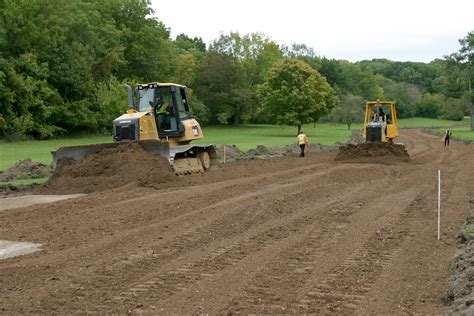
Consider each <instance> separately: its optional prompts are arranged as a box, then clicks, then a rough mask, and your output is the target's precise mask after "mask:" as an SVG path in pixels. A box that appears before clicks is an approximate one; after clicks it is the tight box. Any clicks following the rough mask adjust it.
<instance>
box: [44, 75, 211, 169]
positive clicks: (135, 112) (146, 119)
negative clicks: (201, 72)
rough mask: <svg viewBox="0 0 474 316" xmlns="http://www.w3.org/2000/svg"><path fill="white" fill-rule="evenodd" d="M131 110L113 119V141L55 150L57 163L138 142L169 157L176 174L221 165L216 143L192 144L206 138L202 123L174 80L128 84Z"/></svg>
mask: <svg viewBox="0 0 474 316" xmlns="http://www.w3.org/2000/svg"><path fill="white" fill-rule="evenodd" d="M125 88H126V90H127V94H128V111H127V113H126V114H123V115H121V116H120V117H118V118H116V119H115V120H114V121H113V142H112V143H104V144H97V145H84V146H71V147H62V148H59V149H57V150H54V151H52V152H51V153H52V155H53V166H55V165H56V162H57V161H58V160H59V159H62V158H69V159H74V160H80V159H81V158H83V157H84V156H86V155H89V154H93V153H97V152H99V151H101V150H102V149H104V148H113V147H117V146H119V145H120V144H122V143H124V142H138V143H139V144H140V146H141V147H142V148H143V149H144V150H146V151H149V152H153V153H157V154H160V155H161V156H163V157H165V158H166V159H168V161H169V163H170V164H171V165H172V166H173V169H174V171H175V173H176V174H188V173H194V172H204V171H206V170H208V169H211V168H212V167H215V166H216V165H217V155H216V150H215V148H214V146H213V145H192V144H190V143H191V141H193V140H198V139H202V138H203V137H204V136H203V133H202V130H201V127H200V125H199V123H198V122H197V121H196V119H195V118H194V117H193V116H192V115H191V114H190V111H189V99H188V95H187V88H186V87H185V86H183V85H179V84H174V83H159V82H152V83H148V84H138V85H137V86H136V87H135V91H134V92H135V93H133V91H132V88H131V87H130V86H128V85H126V86H125Z"/></svg>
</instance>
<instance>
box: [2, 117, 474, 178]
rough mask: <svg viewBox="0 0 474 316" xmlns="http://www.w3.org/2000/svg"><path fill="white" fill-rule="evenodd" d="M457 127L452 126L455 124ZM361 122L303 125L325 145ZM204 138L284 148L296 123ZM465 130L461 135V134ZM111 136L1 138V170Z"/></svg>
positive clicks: (463, 125)
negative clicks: (350, 124)
mask: <svg viewBox="0 0 474 316" xmlns="http://www.w3.org/2000/svg"><path fill="white" fill-rule="evenodd" d="M399 125H400V127H401V128H410V127H439V130H442V131H444V130H445V128H444V129H443V127H447V126H449V127H451V129H452V130H453V136H455V137H456V138H461V136H460V135H462V137H463V139H465V140H467V139H471V140H474V132H470V131H469V128H468V125H469V119H467V118H466V119H464V120H463V121H458V122H457V121H447V120H436V119H425V118H411V119H402V120H399ZM453 126H454V127H456V128H452V127H453ZM361 127H362V125H361V124H353V125H352V126H351V130H350V131H349V130H348V129H347V125H344V124H333V123H318V124H316V126H315V127H314V126H313V124H307V125H304V126H303V129H304V131H305V133H306V134H307V135H308V138H309V141H310V143H320V144H324V145H330V144H334V143H336V142H341V143H344V142H346V141H347V140H349V138H350V136H351V133H352V131H354V130H356V129H358V128H361ZM203 132H204V136H205V139H203V140H200V141H197V142H196V143H198V144H199V143H200V144H205V143H207V144H215V145H216V146H220V145H223V144H230V145H236V146H238V147H239V148H240V149H241V150H244V151H245V150H249V149H252V148H255V147H256V146H258V145H264V146H266V147H282V146H285V145H288V144H294V143H295V142H296V127H295V126H280V125H256V124H245V125H242V126H240V127H234V126H206V127H203ZM461 133H462V134H461ZM111 141H112V137H111V136H93V137H80V138H61V139H53V140H44V141H35V140H31V141H21V142H14V143H11V142H4V141H0V170H5V169H7V168H9V167H10V166H11V165H13V164H14V163H15V162H16V161H18V160H21V159H25V158H31V159H32V160H34V161H40V162H43V163H45V164H49V163H51V153H50V151H51V150H52V149H54V148H58V147H63V146H77V145H86V144H99V143H105V142H111Z"/></svg>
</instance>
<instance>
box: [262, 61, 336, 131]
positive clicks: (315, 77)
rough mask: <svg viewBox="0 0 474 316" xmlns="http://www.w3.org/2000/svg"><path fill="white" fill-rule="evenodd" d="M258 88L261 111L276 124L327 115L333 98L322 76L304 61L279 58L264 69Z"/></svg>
mask: <svg viewBox="0 0 474 316" xmlns="http://www.w3.org/2000/svg"><path fill="white" fill-rule="evenodd" d="M265 79H266V80H265V82H264V83H263V84H262V85H260V86H259V88H258V90H257V91H258V96H259V99H260V100H261V102H262V106H263V113H264V115H266V116H267V117H268V118H269V119H270V120H272V121H273V122H275V123H277V124H285V125H295V126H297V128H298V132H299V131H300V129H301V125H302V124H306V123H309V122H310V121H313V120H315V119H317V118H319V117H320V116H322V115H324V114H327V113H328V112H329V110H330V109H331V108H332V107H333V106H334V105H335V104H336V103H337V97H336V94H335V92H334V91H333V89H332V88H331V86H330V85H329V84H328V83H327V81H326V79H325V78H324V77H323V76H321V75H320V74H319V73H318V72H317V71H316V70H314V69H313V68H311V67H310V66H309V65H308V64H307V63H305V62H303V61H301V60H295V59H283V60H281V61H278V62H276V63H275V64H274V66H273V67H272V68H271V69H270V70H269V71H268V73H267V76H266V78H265Z"/></svg>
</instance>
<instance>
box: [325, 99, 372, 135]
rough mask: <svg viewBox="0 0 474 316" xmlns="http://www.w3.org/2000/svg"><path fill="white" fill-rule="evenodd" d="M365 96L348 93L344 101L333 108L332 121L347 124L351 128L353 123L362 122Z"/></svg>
mask: <svg viewBox="0 0 474 316" xmlns="http://www.w3.org/2000/svg"><path fill="white" fill-rule="evenodd" d="M364 104H365V103H364V98H362V97H361V96H358V95H352V94H349V95H346V96H344V97H343V99H342V101H341V102H340V103H339V104H338V105H337V106H336V107H334V108H333V109H332V111H331V113H330V115H329V117H330V119H331V121H333V122H336V123H342V124H346V125H347V129H348V130H350V129H351V125H352V124H353V123H362V122H363V119H364Z"/></svg>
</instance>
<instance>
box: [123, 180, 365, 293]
mask: <svg viewBox="0 0 474 316" xmlns="http://www.w3.org/2000/svg"><path fill="white" fill-rule="evenodd" d="M363 189H364V187H363V186H362V185H360V186H358V187H357V188H355V189H352V192H351V193H350V195H353V196H357V195H359V194H360V193H361V192H362V190H363ZM339 201H340V200H339V199H337V200H335V201H333V202H328V201H327V202H325V203H324V204H325V205H328V204H329V205H331V203H338V202H339ZM300 206H301V205H300ZM307 207H312V206H311V205H308V206H307ZM303 209H304V208H303ZM289 215H292V216H286V217H285V218H282V219H281V220H273V221H272V226H271V227H269V228H266V229H262V228H260V227H256V228H255V230H256V231H257V234H256V235H254V234H252V235H251V236H250V237H244V238H243V239H242V236H238V237H237V240H236V241H234V242H233V243H231V244H230V246H226V247H223V248H219V249H218V250H216V251H214V252H211V253H210V254H209V255H207V256H206V257H204V258H202V259H199V260H198V261H196V262H191V263H187V264H185V265H184V266H180V267H178V268H176V269H174V270H171V271H170V272H167V274H171V275H173V276H176V275H180V277H181V279H183V280H196V279H197V280H202V279H203V276H204V277H212V276H213V275H214V274H215V273H217V272H219V271H222V270H223V269H225V268H227V267H231V266H233V265H236V264H238V263H239V262H240V261H241V260H243V259H244V258H246V257H248V256H250V255H251V254H254V253H256V252H259V251H262V250H264V249H266V248H268V247H272V246H273V245H274V244H277V243H278V242H279V241H281V240H283V239H285V238H288V237H289V236H291V234H292V233H294V232H297V231H300V230H303V229H305V228H306V227H307V226H308V225H311V224H313V223H314V222H315V221H316V220H317V219H318V215H317V214H312V215H307V214H305V215H300V214H299V213H296V214H294V215H293V214H291V212H290V214H289ZM288 217H289V218H288ZM225 244H228V242H226V243H225ZM216 262H220V264H218V265H217V266H216ZM196 269H197V271H195V270H196ZM190 275H191V276H193V277H191V278H189V276H190ZM165 276H166V275H165ZM165 276H163V275H161V276H159V277H155V279H154V280H152V281H153V282H149V281H150V280H149V279H147V281H145V282H143V283H140V284H138V285H136V286H135V287H133V288H132V289H130V290H128V291H126V292H124V293H122V295H120V296H119V297H118V299H120V300H123V299H124V298H131V297H135V296H136V292H142V291H143V288H147V287H153V288H154V290H156V284H157V283H158V284H168V285H170V284H173V280H171V281H170V280H168V282H165V280H164V279H163V278H165ZM188 286H189V284H187V285H186V286H181V285H179V284H178V285H174V286H173V288H175V289H177V290H178V291H179V290H183V289H185V288H187V287H188ZM159 292H161V291H159ZM165 292H166V291H165ZM167 292H168V293H169V292H172V291H171V290H169V289H168V291H167ZM172 293H173V294H176V293H177V292H172Z"/></svg>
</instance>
